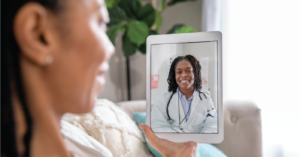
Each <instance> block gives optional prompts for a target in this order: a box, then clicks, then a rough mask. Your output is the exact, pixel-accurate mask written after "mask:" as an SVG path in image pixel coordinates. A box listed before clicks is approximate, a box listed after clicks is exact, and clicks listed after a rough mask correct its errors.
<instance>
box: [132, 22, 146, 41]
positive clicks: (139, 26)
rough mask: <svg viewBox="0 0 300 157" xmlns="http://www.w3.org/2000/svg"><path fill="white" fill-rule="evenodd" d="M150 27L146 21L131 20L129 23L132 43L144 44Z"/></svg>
mask: <svg viewBox="0 0 300 157" xmlns="http://www.w3.org/2000/svg"><path fill="white" fill-rule="evenodd" d="M148 34H149V28H148V26H147V25H146V23H145V22H142V21H131V22H130V23H129V24H128V37H129V39H130V41H131V42H132V43H135V44H142V43H144V42H145V41H146V38H147V36H148Z"/></svg>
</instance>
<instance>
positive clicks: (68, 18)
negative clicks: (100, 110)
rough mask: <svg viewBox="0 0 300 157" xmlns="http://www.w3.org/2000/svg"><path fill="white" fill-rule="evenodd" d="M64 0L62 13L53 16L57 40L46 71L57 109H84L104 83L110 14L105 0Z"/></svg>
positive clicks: (110, 49)
mask: <svg viewBox="0 0 300 157" xmlns="http://www.w3.org/2000/svg"><path fill="white" fill-rule="evenodd" d="M65 1H66V4H65V11H63V12H62V13H61V14H63V15H61V17H57V20H55V22H56V25H57V26H58V30H57V36H56V37H57V41H58V42H57V44H56V46H55V51H53V62H52V63H51V64H50V65H48V66H47V70H46V73H45V75H47V77H46V78H47V83H48V88H49V89H50V92H51V96H52V99H54V100H55V102H56V103H55V104H54V107H55V108H56V109H57V110H59V111H61V112H71V113H86V112H88V111H90V110H91V109H92V108H93V106H94V103H95V98H96V96H97V94H98V93H99V92H100V91H101V89H102V88H103V86H104V85H105V78H104V73H105V72H106V71H107V70H108V68H109V66H108V61H109V58H110V57H111V56H112V54H113V53H114V47H113V45H112V43H111V42H110V40H109V38H108V37H107V35H106V23H108V22H109V16H108V12H107V9H106V6H105V3H104V0H65ZM55 16H60V15H55ZM59 26H60V27H61V28H59Z"/></svg>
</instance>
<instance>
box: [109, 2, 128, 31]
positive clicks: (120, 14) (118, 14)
mask: <svg viewBox="0 0 300 157" xmlns="http://www.w3.org/2000/svg"><path fill="white" fill-rule="evenodd" d="M108 12H109V18H110V22H109V24H108V26H112V25H114V24H118V23H120V22H121V21H124V20H126V19H127V15H126V13H125V11H124V10H123V9H122V8H120V7H118V6H115V7H113V8H110V9H108Z"/></svg>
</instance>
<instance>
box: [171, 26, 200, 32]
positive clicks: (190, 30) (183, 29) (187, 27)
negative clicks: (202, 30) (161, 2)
mask: <svg viewBox="0 0 300 157" xmlns="http://www.w3.org/2000/svg"><path fill="white" fill-rule="evenodd" d="M194 32H196V31H195V30H194V29H193V28H192V27H189V26H183V27H180V28H179V29H177V30H176V31H175V33H176V34H177V33H194Z"/></svg>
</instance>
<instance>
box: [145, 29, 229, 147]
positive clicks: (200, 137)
mask: <svg viewBox="0 0 300 157" xmlns="http://www.w3.org/2000/svg"><path fill="white" fill-rule="evenodd" d="M210 41H213V42H217V70H218V73H217V74H218V75H217V77H218V78H217V79H218V81H217V86H218V91H217V105H218V107H217V108H218V133H214V134H207V133H205V134H204V133H178V134H176V133H155V134H156V136H158V137H159V138H163V139H167V140H170V141H173V142H187V141H194V142H197V143H221V142H222V141H223V139H224V117H223V84H222V80H223V76H222V33H221V32H218V31H213V32H198V33H184V34H164V35H151V36H148V38H147V78H146V83H147V84H146V90H147V91H146V93H147V97H146V98H147V114H146V115H147V116H146V117H147V118H146V124H147V125H148V126H150V125H151V124H150V120H151V118H150V116H151V113H150V108H151V103H150V101H151V88H150V87H151V66H150V61H151V57H150V56H151V54H150V53H151V45H153V44H176V43H191V42H210Z"/></svg>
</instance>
